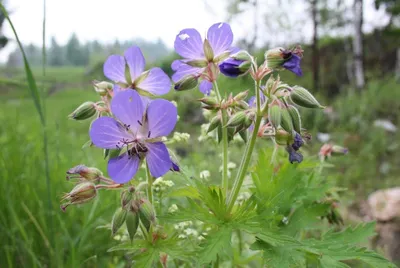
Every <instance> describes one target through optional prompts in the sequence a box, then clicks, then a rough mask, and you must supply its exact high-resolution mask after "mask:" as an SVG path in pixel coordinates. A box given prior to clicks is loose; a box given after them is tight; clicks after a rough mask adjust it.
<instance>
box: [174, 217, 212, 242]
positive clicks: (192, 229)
mask: <svg viewBox="0 0 400 268" xmlns="http://www.w3.org/2000/svg"><path fill="white" fill-rule="evenodd" d="M174 228H175V230H177V231H179V232H180V234H179V235H178V238H180V239H187V238H190V239H196V240H198V241H202V240H204V239H205V236H206V235H208V232H209V231H210V230H211V228H206V229H205V230H204V231H201V230H202V229H203V223H202V222H200V221H196V222H195V223H193V222H192V221H184V222H180V223H177V224H175V225H174Z"/></svg>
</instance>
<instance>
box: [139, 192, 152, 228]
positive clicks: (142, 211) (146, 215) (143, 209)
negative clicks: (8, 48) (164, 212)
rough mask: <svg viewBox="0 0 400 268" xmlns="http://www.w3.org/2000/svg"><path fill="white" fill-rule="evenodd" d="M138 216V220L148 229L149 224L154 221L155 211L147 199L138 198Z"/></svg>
mask: <svg viewBox="0 0 400 268" xmlns="http://www.w3.org/2000/svg"><path fill="white" fill-rule="evenodd" d="M139 202H140V207H139V217H140V221H141V222H142V223H143V225H144V226H145V227H146V229H147V230H149V229H150V225H151V224H152V223H153V224H154V223H155V221H156V212H155V210H154V207H153V205H152V204H151V203H150V201H149V200H147V199H141V200H139Z"/></svg>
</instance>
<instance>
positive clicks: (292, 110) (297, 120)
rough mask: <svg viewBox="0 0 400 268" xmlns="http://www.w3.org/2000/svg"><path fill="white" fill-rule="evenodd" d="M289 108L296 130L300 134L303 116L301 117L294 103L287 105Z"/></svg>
mask: <svg viewBox="0 0 400 268" xmlns="http://www.w3.org/2000/svg"><path fill="white" fill-rule="evenodd" d="M287 110H288V112H289V114H290V117H291V118H292V123H293V128H294V130H295V131H296V132H297V133H299V134H300V133H301V117H300V113H299V111H298V110H297V108H296V107H294V106H293V105H289V106H288V107H287Z"/></svg>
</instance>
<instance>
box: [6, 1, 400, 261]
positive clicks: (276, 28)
mask: <svg viewBox="0 0 400 268" xmlns="http://www.w3.org/2000/svg"><path fill="white" fill-rule="evenodd" d="M0 2H1V3H2V4H3V5H4V6H5V8H6V9H7V11H8V12H9V14H10V18H11V20H12V21H13V23H14V26H15V28H16V31H17V33H18V35H19V38H20V41H21V42H22V44H23V46H24V49H25V52H26V55H27V58H28V60H29V63H30V64H31V67H32V71H33V73H34V76H35V79H36V82H37V85H38V87H39V90H40V91H41V92H43V96H44V97H45V103H46V105H45V106H46V108H45V113H46V118H47V124H46V133H47V136H44V130H43V127H42V125H41V123H40V119H39V116H38V115H37V112H36V110H35V107H34V104H33V101H32V99H31V95H30V92H29V90H28V86H27V85H28V84H27V79H26V76H25V72H24V69H23V58H22V54H21V53H20V50H19V49H18V47H17V43H16V40H15V37H14V35H13V33H12V30H11V28H10V25H9V24H8V22H7V21H6V20H5V17H4V14H2V13H1V14H0V48H1V49H0V69H1V71H0V101H1V106H0V146H1V151H0V156H1V157H0V241H1V248H0V267H64V266H65V267H79V266H83V267H117V266H123V262H122V261H121V258H120V257H119V256H118V255H114V253H107V249H108V248H109V247H110V246H111V245H113V243H116V242H113V239H112V238H111V237H110V234H109V232H105V231H104V230H101V229H99V226H102V225H105V224H107V223H109V222H110V220H111V217H112V214H113V212H114V209H115V207H116V204H118V194H117V193H112V192H111V193H102V194H101V198H98V199H96V200H95V201H94V202H93V203H91V204H87V205H83V206H80V207H72V208H69V209H68V210H67V212H66V213H63V212H62V211H61V210H60V209H59V200H60V197H61V195H62V193H64V192H68V191H69V190H70V189H71V188H72V187H73V185H72V183H70V182H67V181H66V180H65V172H66V171H67V170H68V169H69V168H71V167H73V166H75V165H78V164H86V165H87V166H96V167H98V168H100V169H102V170H103V171H105V170H106V162H105V161H104V160H103V159H102V152H101V150H99V149H96V148H85V149H82V145H83V144H84V143H85V142H87V141H88V126H89V122H76V121H72V120H68V119H67V116H68V115H69V114H70V113H71V112H72V111H73V110H74V109H75V108H76V107H78V106H79V105H80V104H81V103H83V102H84V101H88V100H97V99H98V97H97V96H96V93H95V92H94V90H93V87H92V84H91V81H92V80H105V77H104V76H103V73H102V65H103V62H104V60H105V59H106V58H107V56H108V55H110V54H113V53H122V52H123V51H124V50H125V49H126V48H127V47H129V46H131V45H133V44H135V45H138V46H140V47H141V49H142V51H143V52H144V54H145V57H146V59H147V65H148V67H152V66H160V67H162V68H163V69H164V70H165V71H166V72H167V73H168V74H169V75H171V74H172V70H171V68H170V65H171V62H172V61H173V60H174V59H176V58H178V55H176V54H175V53H174V51H173V42H174V39H175V36H176V34H178V33H179V31H180V30H182V29H184V28H196V29H198V30H199V32H200V33H202V34H203V36H204V34H205V33H206V31H207V29H208V27H209V26H211V25H212V24H213V23H216V22H220V21H226V22H229V23H230V24H231V26H232V30H233V32H234V35H235V38H234V40H235V43H236V45H237V46H240V47H241V48H243V49H247V50H249V51H250V52H251V53H253V54H254V55H257V58H258V60H259V61H260V62H261V61H262V60H263V54H264V52H265V51H266V50H267V49H269V48H273V47H277V46H280V47H286V48H291V47H293V46H295V45H297V44H301V45H302V47H303V49H304V50H305V53H304V58H303V60H302V68H303V73H304V76H303V77H300V78H299V77H296V76H295V75H294V74H292V73H288V72H282V75H281V78H282V79H283V80H284V81H287V82H288V83H289V84H298V85H302V86H303V87H305V88H307V89H309V90H310V91H311V92H313V93H314V94H316V96H317V97H318V99H320V102H321V103H322V104H324V105H326V106H328V107H327V108H326V109H325V110H324V111H320V112H319V111H317V112H316V111H314V110H313V111H310V110H307V109H303V110H302V111H301V113H302V114H303V124H304V126H305V127H306V128H307V129H308V130H309V131H310V133H311V134H312V136H313V139H312V141H311V142H310V143H309V144H308V145H307V146H306V147H305V149H304V154H305V155H308V156H309V157H316V155H317V154H318V151H319V148H320V147H321V146H322V145H323V144H324V143H329V142H330V143H334V144H339V145H343V146H345V147H348V148H349V154H348V155H346V156H344V157H340V158H332V159H331V160H330V163H331V164H333V165H332V167H331V168H328V169H326V173H327V175H328V176H329V177H332V178H333V179H334V180H335V182H336V183H337V186H338V187H343V188H346V189H347V190H346V191H345V192H344V193H343V201H342V203H341V210H342V211H343V212H344V214H345V215H346V216H345V219H346V221H348V222H351V221H361V220H363V219H364V218H365V215H366V214H369V215H370V214H371V210H373V209H374V208H373V207H371V204H369V203H368V201H367V200H368V197H369V195H370V194H371V193H373V192H374V191H377V190H382V189H383V190H384V189H388V188H394V187H396V186H400V185H399V184H400V153H399V150H400V134H399V125H400V16H399V14H400V2H399V1H397V0H296V1H295V0H268V1H267V0H218V1H216V0H213V1H211V0H190V1H189V0H170V1H164V0H146V1H144V0H131V1H127V0H126V1H123V0H114V1H106V0H97V1H95V0H85V1H78V0H70V1H57V0H47V3H46V8H45V10H46V14H45V16H44V6H43V1H39V0H13V1H10V0H8V1H7V0H2V1H0ZM44 17H45V22H44V21H43V18H44ZM43 25H45V26H46V27H45V28H46V31H45V38H44V39H43ZM43 41H45V48H44V49H43ZM43 52H45V53H43ZM43 55H45V62H44V61H43V58H44V57H43ZM43 65H45V69H44V70H43ZM250 85H251V81H250V80H249V79H247V78H241V79H236V80H232V79H227V78H221V82H220V88H221V89H222V90H224V91H226V92H230V91H232V92H239V91H241V90H244V89H247V87H249V86H250ZM199 97H201V94H200V92H198V91H197V90H192V91H189V92H182V93H179V94H178V93H176V92H173V91H171V93H169V94H168V95H167V98H168V99H171V100H175V101H177V102H178V105H179V106H178V109H179V115H180V118H181V119H180V121H179V124H178V126H177V131H179V132H189V133H190V134H191V140H190V141H189V143H188V144H178V145H175V150H176V152H177V155H178V158H179V159H180V161H181V165H182V166H187V167H192V172H193V174H198V172H200V171H201V170H204V169H208V170H210V171H211V173H212V174H216V175H218V174H219V171H218V169H219V165H215V166H213V164H212V163H210V162H209V161H208V160H207V159H205V157H204V155H205V154H206V155H207V156H210V157H214V158H216V159H217V158H218V157H219V156H218V154H216V153H215V148H209V147H207V146H204V145H203V144H201V143H198V142H197V138H198V135H199V134H200V125H201V124H202V123H204V122H205V120H204V118H203V115H202V112H201V109H200V105H199V104H198V103H197V102H196V101H195V99H197V98H199ZM44 144H47V148H45V147H44ZM264 145H265V146H270V144H269V143H265V144H264V143H259V147H260V148H261V147H262V146H264ZM236 147H237V148H235V149H234V150H236V152H237V153H238V155H239V154H240V151H241V149H242V147H241V146H240V145H237V146H236ZM45 150H47V151H48V155H47V157H46V155H45V153H44V152H45ZM207 158H208V157H207ZM232 161H233V162H236V164H239V158H238V157H237V158H235V157H233V158H232ZM213 162H217V161H213ZM46 164H48V167H49V168H48V172H46ZM171 179H172V180H173V178H171ZM397 189H399V188H397ZM381 193H384V192H381ZM395 193H396V192H395ZM383 196H384V200H386V201H385V202H386V203H384V205H383V207H384V209H383V212H382V209H381V212H382V213H384V214H385V215H388V214H390V215H391V216H390V217H389V218H388V217H385V220H382V226H386V225H385V224H386V223H387V222H389V223H391V224H392V223H393V224H394V225H393V226H394V227H393V228H389V229H388V230H386V232H387V233H386V235H388V236H389V237H396V235H397V236H398V237H399V239H397V243H398V241H400V231H399V230H400V226H399V224H398V221H396V219H398V218H400V190H397V194H390V195H385V194H384V195H383ZM389 199H390V200H389ZM388 200H389V201H388ZM368 204H369V205H368ZM386 204H390V207H389V205H387V206H386ZM381 208H382V207H381ZM372 214H374V213H372ZM374 215H375V218H373V219H375V220H377V221H378V222H379V221H380V219H379V217H378V216H376V213H375V214H374ZM396 222H397V223H396ZM378 231H379V230H378ZM380 235H381V237H384V234H380ZM382 239H383V238H382ZM392 240H393V241H392ZM392 240H390V241H389V242H388V241H383V242H382V243H383V244H384V245H386V246H388V247H394V251H393V252H392V253H390V252H389V253H387V252H386V253H385V254H386V255H387V256H389V257H390V258H392V259H393V258H399V259H400V245H399V244H396V241H395V240H396V239H392ZM393 243H394V244H395V245H392V244H393ZM396 245H397V246H398V248H397V250H396Z"/></svg>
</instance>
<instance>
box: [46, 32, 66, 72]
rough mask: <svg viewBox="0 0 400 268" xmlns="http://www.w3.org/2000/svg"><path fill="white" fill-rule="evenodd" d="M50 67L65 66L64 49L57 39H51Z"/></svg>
mask: <svg viewBox="0 0 400 268" xmlns="http://www.w3.org/2000/svg"><path fill="white" fill-rule="evenodd" d="M49 64H50V66H62V65H64V64H65V55H64V49H63V48H62V47H61V46H60V45H59V44H58V43H57V40H56V38H55V37H54V36H53V37H51V41H50V51H49Z"/></svg>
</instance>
